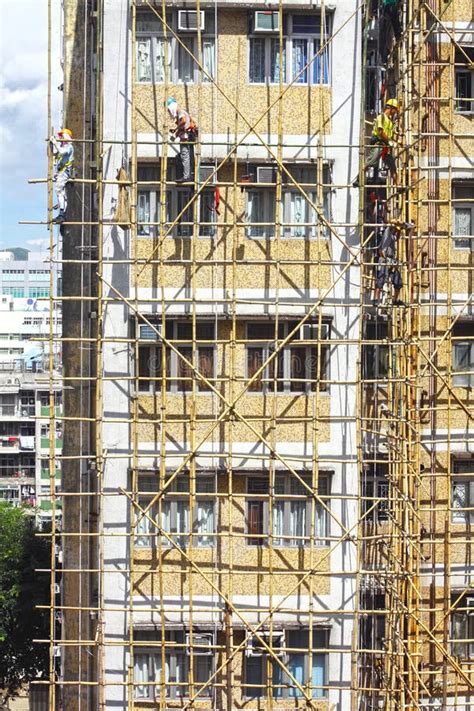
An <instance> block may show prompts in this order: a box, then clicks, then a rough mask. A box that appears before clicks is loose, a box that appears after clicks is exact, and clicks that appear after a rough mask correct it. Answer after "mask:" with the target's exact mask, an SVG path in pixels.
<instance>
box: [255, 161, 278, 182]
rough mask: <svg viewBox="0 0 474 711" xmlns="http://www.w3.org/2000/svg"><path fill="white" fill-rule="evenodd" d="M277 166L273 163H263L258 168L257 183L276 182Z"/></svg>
mask: <svg viewBox="0 0 474 711" xmlns="http://www.w3.org/2000/svg"><path fill="white" fill-rule="evenodd" d="M275 179H276V173H275V168H274V167H273V166H272V165H261V166H259V167H258V168H257V183H274V182H275Z"/></svg>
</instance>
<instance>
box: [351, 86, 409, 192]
mask: <svg viewBox="0 0 474 711" xmlns="http://www.w3.org/2000/svg"><path fill="white" fill-rule="evenodd" d="M399 112H400V107H399V105H398V101H397V100H396V99H389V100H388V101H387V103H386V104H385V108H384V110H383V112H382V113H381V114H379V115H378V116H377V118H376V119H375V121H374V125H373V128H372V137H371V140H370V145H371V148H370V149H369V151H368V153H367V159H366V162H365V166H364V170H367V169H368V168H377V166H378V163H379V160H380V158H382V160H383V162H384V164H385V165H386V166H387V168H388V169H389V171H390V175H391V178H392V182H393V184H394V185H397V182H398V178H397V166H396V164H395V159H394V157H393V154H392V149H393V148H394V146H395V145H396V144H397V143H398V141H396V140H395V137H394V125H393V122H394V120H395V118H396V117H397V116H398V114H399ZM352 185H353V187H354V188H357V187H358V186H359V178H358V177H357V178H356V179H355V181H354V182H353V184H352Z"/></svg>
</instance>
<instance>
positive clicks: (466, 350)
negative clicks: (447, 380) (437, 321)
mask: <svg viewBox="0 0 474 711" xmlns="http://www.w3.org/2000/svg"><path fill="white" fill-rule="evenodd" d="M473 337H474V328H473V322H471V321H461V322H459V321H458V322H457V323H455V324H454V326H453V329H452V343H453V380H452V382H453V385H455V386H458V387H464V388H469V387H471V385H472V383H473V382H474V342H473V340H472V339H473Z"/></svg>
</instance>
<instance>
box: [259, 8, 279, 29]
mask: <svg viewBox="0 0 474 711" xmlns="http://www.w3.org/2000/svg"><path fill="white" fill-rule="evenodd" d="M279 19H280V16H279V13H278V12H274V11H272V10H257V11H256V12H255V16H254V30H255V32H279V30H280V22H279Z"/></svg>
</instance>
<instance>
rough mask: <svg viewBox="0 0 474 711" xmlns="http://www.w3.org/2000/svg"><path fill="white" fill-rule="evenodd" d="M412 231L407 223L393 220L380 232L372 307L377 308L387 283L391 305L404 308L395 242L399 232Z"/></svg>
mask: <svg viewBox="0 0 474 711" xmlns="http://www.w3.org/2000/svg"><path fill="white" fill-rule="evenodd" d="M403 229H405V230H411V229H413V225H412V224H411V223H409V222H400V221H398V220H393V221H391V222H389V223H388V225H386V227H385V229H384V230H383V231H382V234H381V239H380V242H379V244H378V247H377V257H376V267H375V291H374V299H373V302H372V303H373V305H374V306H378V305H379V303H380V299H381V296H382V291H383V288H384V286H385V284H387V282H388V281H390V282H391V283H392V286H393V305H394V306H404V305H405V304H404V302H403V301H401V300H400V290H401V288H402V286H403V282H402V276H401V274H400V268H399V260H398V258H397V242H398V240H399V238H400V235H401V231H402V230H403Z"/></svg>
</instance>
